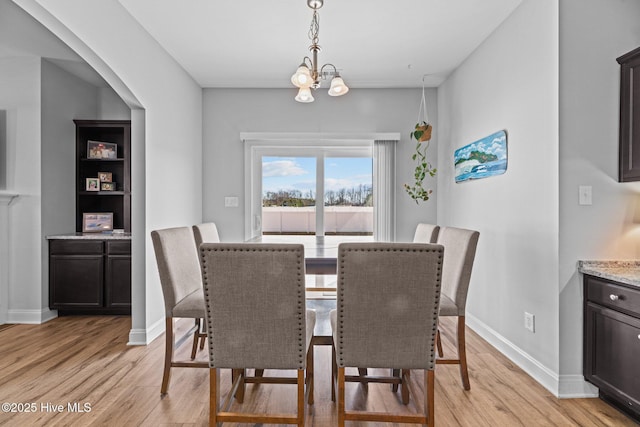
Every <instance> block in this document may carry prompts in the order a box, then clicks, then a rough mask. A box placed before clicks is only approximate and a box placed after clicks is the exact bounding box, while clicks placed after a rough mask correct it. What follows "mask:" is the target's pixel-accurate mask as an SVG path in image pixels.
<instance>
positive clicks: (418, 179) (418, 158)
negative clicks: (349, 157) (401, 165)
mask: <svg viewBox="0 0 640 427" xmlns="http://www.w3.org/2000/svg"><path fill="white" fill-rule="evenodd" d="M432 131H433V126H431V125H430V124H429V118H428V117H427V103H426V101H425V97H424V77H423V78H422V101H420V109H419V110H418V123H416V127H415V129H414V130H413V131H412V132H411V134H410V136H411V138H413V139H415V140H416V141H417V142H418V143H417V144H416V150H415V153H413V155H412V156H411V159H412V160H413V161H415V162H416V169H415V171H414V173H413V178H414V182H413V185H409V184H404V189H405V191H406V192H407V194H409V196H410V197H411V198H412V199H413V200H415V202H416V204H418V203H419V202H420V201H421V200H422V201H425V202H426V201H427V200H429V196H430V195H431V193H433V191H432V190H431V189H426V188H424V186H423V183H424V179H425V178H426V177H427V175H429V176H431V177H433V176H435V175H436V172H437V169H435V168H433V167H431V163H429V161H428V160H427V149H428V148H429V142H430V140H431V132H432Z"/></svg>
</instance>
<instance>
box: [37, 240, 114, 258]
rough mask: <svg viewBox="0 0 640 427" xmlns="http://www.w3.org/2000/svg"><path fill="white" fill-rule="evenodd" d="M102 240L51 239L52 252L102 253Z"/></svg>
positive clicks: (50, 251) (50, 247) (50, 248)
mask: <svg viewBox="0 0 640 427" xmlns="http://www.w3.org/2000/svg"><path fill="white" fill-rule="evenodd" d="M102 250H103V246H102V240H98V241H95V240H49V253H50V254H52V255H53V254H76V255H86V254H101V253H102Z"/></svg>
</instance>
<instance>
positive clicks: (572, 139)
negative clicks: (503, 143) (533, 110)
mask: <svg viewBox="0 0 640 427" xmlns="http://www.w3.org/2000/svg"><path fill="white" fill-rule="evenodd" d="M639 18H640V2H638V1H627V0H563V1H561V2H560V53H561V59H560V118H561V121H560V141H561V143H560V275H559V277H560V280H559V292H560V373H561V375H562V377H564V378H566V379H568V380H572V381H574V382H579V381H580V380H581V377H582V353H581V351H582V295H583V292H582V278H581V275H578V274H577V271H576V262H577V261H578V260H580V259H638V258H639V257H640V245H639V242H640V233H639V231H640V228H639V226H638V224H637V218H638V217H637V216H636V215H638V213H637V212H638V209H639V202H638V200H639V199H638V194H639V193H640V183H618V182H617V177H618V165H617V161H618V114H619V91H620V86H619V85H620V67H619V65H618V63H617V62H616V58H617V57H618V56H620V55H622V54H624V53H626V52H628V51H630V50H632V49H635V48H637V47H638V46H640V19H639ZM579 185H590V186H592V187H593V205H591V206H580V205H578V186H579ZM634 217H635V218H636V219H635V220H634Z"/></svg>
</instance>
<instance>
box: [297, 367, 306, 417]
mask: <svg viewBox="0 0 640 427" xmlns="http://www.w3.org/2000/svg"><path fill="white" fill-rule="evenodd" d="M304 383H305V378H304V369H298V426H299V427H304Z"/></svg>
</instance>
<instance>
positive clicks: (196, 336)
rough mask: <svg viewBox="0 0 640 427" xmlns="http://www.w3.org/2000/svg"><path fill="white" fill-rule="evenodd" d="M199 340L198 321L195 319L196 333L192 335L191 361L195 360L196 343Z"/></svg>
mask: <svg viewBox="0 0 640 427" xmlns="http://www.w3.org/2000/svg"><path fill="white" fill-rule="evenodd" d="M199 340H200V319H196V331H195V332H194V333H193V345H192V346H191V360H193V359H195V358H196V352H197V351H198V341H199Z"/></svg>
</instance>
